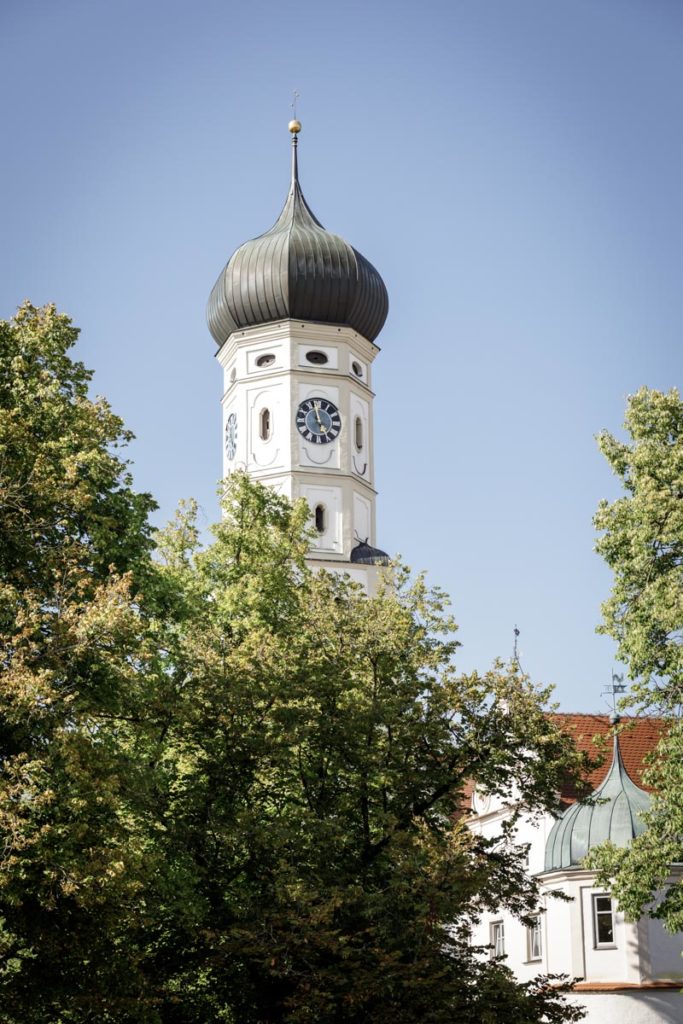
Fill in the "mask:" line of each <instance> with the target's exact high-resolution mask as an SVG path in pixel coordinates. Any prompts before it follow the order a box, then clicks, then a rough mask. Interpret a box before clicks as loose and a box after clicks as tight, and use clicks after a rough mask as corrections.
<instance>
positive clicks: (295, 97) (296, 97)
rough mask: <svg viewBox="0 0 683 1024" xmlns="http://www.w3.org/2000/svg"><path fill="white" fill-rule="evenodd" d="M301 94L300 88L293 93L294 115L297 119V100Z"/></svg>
mask: <svg viewBox="0 0 683 1024" xmlns="http://www.w3.org/2000/svg"><path fill="white" fill-rule="evenodd" d="M299 95H300V93H299V90H298V89H295V90H294V92H293V93H292V116H293V118H294V120H295V121H296V120H297V117H296V101H297V100H298V99H299Z"/></svg>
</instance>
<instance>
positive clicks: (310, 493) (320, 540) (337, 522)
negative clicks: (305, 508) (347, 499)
mask: <svg viewBox="0 0 683 1024" xmlns="http://www.w3.org/2000/svg"><path fill="white" fill-rule="evenodd" d="M301 497H302V498H305V499H306V501H307V502H308V504H309V505H310V508H311V512H313V511H314V510H315V507H316V505H318V504H320V505H323V506H324V508H325V520H326V523H325V531H324V533H319V534H316V535H315V536H314V538H313V540H312V541H311V548H313V549H315V550H316V551H320V552H328V553H333V554H339V553H340V551H341V550H342V492H341V488H340V487H324V486H320V485H314V484H303V485H302V487H301Z"/></svg>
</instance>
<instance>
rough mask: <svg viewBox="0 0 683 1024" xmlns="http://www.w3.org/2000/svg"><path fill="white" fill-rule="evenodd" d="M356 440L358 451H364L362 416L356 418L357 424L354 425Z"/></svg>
mask: <svg viewBox="0 0 683 1024" xmlns="http://www.w3.org/2000/svg"><path fill="white" fill-rule="evenodd" d="M354 439H355V442H356V451H359V452H360V451H362V450H363V421H362V419H361V418H360V416H356V422H355V424H354Z"/></svg>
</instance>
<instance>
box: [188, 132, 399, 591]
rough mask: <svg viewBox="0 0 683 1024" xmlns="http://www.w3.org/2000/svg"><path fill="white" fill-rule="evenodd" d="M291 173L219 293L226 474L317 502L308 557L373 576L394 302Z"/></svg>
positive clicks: (214, 295)
mask: <svg viewBox="0 0 683 1024" xmlns="http://www.w3.org/2000/svg"><path fill="white" fill-rule="evenodd" d="M289 129H290V132H291V133H292V167H291V180H290V186H289V191H288V194H287V198H286V200H285V204H284V206H283V208H282V212H281V213H280V216H279V217H278V219H277V221H276V222H275V224H274V225H273V227H272V228H270V230H269V231H266V232H265V234H263V235H259V236H258V237H257V238H254V239H253V240H252V241H250V242H246V243H244V245H241V246H240V247H239V248H238V249H237V250H236V251H235V253H234V254H233V255H232V256H231V257H230V259H229V260H228V263H227V265H226V266H225V267H224V269H223V270H222V271H221V274H220V275H219V277H218V280H217V281H216V284H215V285H214V288H213V290H212V292H211V296H210V298H209V305H208V320H209V327H210V329H211V333H212V334H213V337H214V339H215V340H216V342H217V343H218V345H219V351H218V360H219V362H220V364H221V366H222V367H223V369H224V375H225V376H224V393H223V431H224V463H223V468H224V475H226V476H227V475H228V474H229V473H231V472H233V470H235V469H245V470H246V471H247V472H248V473H249V474H250V475H251V476H253V477H254V478H255V479H257V480H260V481H262V482H263V483H264V484H267V485H269V486H271V487H274V488H276V489H277V490H279V491H281V492H282V493H284V494H286V495H287V496H288V497H290V498H292V499H295V498H299V497H303V498H305V499H306V500H307V501H308V504H309V505H310V508H311V518H312V522H313V524H314V526H315V537H314V539H313V541H312V544H311V550H310V558H311V559H312V560H313V561H314V562H315V563H317V564H318V565H320V566H325V567H327V568H342V569H343V571H345V572H348V573H349V574H350V575H351V576H352V577H354V578H355V579H358V580H359V581H362V582H364V583H365V584H366V585H371V581H372V577H373V574H374V572H375V566H376V565H378V564H381V563H384V562H386V561H387V556H386V555H385V554H384V552H383V551H381V550H380V549H379V548H376V547H375V546H374V544H375V494H376V492H375V489H374V457H373V423H372V401H373V397H374V395H373V392H372V387H371V374H372V362H373V360H374V358H375V356H376V355H377V353H378V352H379V349H378V347H377V346H376V345H375V344H374V339H375V338H376V337H377V335H378V334H379V332H380V330H381V329H382V326H383V324H384V321H385V319H386V315H387V310H388V298H387V291H386V288H385V287H384V282H383V281H382V278H381V277H380V275H379V274H378V272H377V271H376V270H375V268H374V267H373V266H372V264H370V263H369V262H368V261H367V260H366V259H365V258H364V257H363V256H361V254H360V253H358V252H357V251H356V250H355V249H354V248H353V247H352V246H350V245H349V244H348V243H347V242H345V241H344V239H343V238H340V237H339V235H334V234H332V233H331V232H329V231H326V230H325V228H324V227H323V226H322V224H321V223H320V222H319V221H318V220H317V218H316V217H315V215H314V214H313V212H312V210H311V209H310V207H309V206H308V204H307V202H306V200H305V199H304V196H303V192H302V191H301V185H300V183H299V167H298V156H297V151H298V135H299V132H300V130H301V124H300V122H298V121H292V122H291V123H290V126H289Z"/></svg>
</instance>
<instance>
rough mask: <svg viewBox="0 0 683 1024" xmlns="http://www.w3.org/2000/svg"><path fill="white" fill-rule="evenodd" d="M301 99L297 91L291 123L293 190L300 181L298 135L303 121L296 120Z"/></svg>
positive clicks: (295, 91) (293, 102)
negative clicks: (298, 103)
mask: <svg viewBox="0 0 683 1024" xmlns="http://www.w3.org/2000/svg"><path fill="white" fill-rule="evenodd" d="M298 98H299V93H298V91H297V90H296V89H295V90H294V95H293V98H292V110H293V111H294V119H293V120H292V121H290V122H289V130H290V132H291V133H292V188H293V187H294V185H295V184H296V182H297V181H298V180H299V166H298V162H297V158H296V147H297V143H298V141H299V140H298V135H299V132H300V131H301V121H297V118H296V101H297V100H298Z"/></svg>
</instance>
